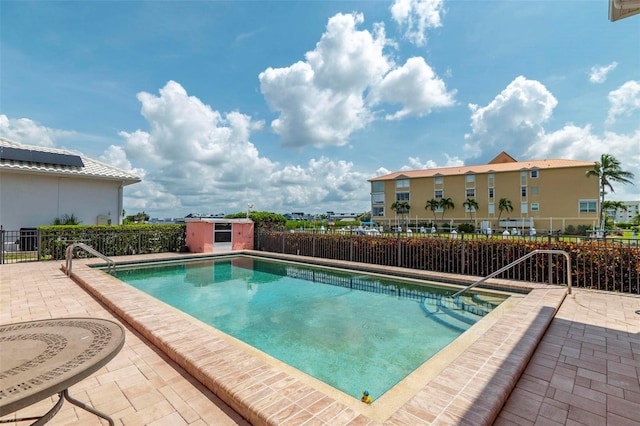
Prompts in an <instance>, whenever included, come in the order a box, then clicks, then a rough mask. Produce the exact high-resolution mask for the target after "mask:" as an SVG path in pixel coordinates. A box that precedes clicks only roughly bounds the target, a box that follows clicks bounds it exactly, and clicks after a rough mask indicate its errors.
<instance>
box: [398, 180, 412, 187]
mask: <svg viewBox="0 0 640 426" xmlns="http://www.w3.org/2000/svg"><path fill="white" fill-rule="evenodd" d="M408 187H409V179H398V180H396V188H408Z"/></svg>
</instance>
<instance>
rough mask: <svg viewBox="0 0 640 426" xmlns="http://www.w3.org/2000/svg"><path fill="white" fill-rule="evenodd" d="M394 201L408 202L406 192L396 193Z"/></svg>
mask: <svg viewBox="0 0 640 426" xmlns="http://www.w3.org/2000/svg"><path fill="white" fill-rule="evenodd" d="M396 201H409V193H408V192H396Z"/></svg>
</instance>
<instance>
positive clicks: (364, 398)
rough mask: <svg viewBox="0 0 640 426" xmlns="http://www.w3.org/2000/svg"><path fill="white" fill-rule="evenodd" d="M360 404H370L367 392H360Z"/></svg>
mask: <svg viewBox="0 0 640 426" xmlns="http://www.w3.org/2000/svg"><path fill="white" fill-rule="evenodd" d="M362 402H366V403H367V404H371V396H370V395H369V391H367V390H365V391H362Z"/></svg>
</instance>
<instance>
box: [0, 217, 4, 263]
mask: <svg viewBox="0 0 640 426" xmlns="http://www.w3.org/2000/svg"><path fill="white" fill-rule="evenodd" d="M0 242H1V243H2V247H0V265H2V264H4V229H2V225H0Z"/></svg>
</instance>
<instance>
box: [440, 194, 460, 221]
mask: <svg viewBox="0 0 640 426" xmlns="http://www.w3.org/2000/svg"><path fill="white" fill-rule="evenodd" d="M455 207H456V206H455V204H453V200H452V199H451V198H442V199H441V200H440V208H441V209H442V220H443V221H444V213H445V212H446V211H447V210H448V209H454V208H455Z"/></svg>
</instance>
